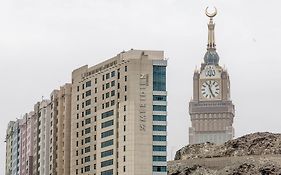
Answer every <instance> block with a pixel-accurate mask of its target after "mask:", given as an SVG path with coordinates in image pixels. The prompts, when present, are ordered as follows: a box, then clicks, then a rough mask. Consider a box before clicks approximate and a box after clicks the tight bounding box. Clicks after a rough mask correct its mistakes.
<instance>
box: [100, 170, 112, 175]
mask: <svg viewBox="0 0 281 175" xmlns="http://www.w3.org/2000/svg"><path fill="white" fill-rule="evenodd" d="M101 175H113V170H112V169H111V170H106V171H102V172H101Z"/></svg>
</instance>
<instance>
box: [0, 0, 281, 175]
mask: <svg viewBox="0 0 281 175" xmlns="http://www.w3.org/2000/svg"><path fill="white" fill-rule="evenodd" d="M280 5H281V1H280V0H271V1H266V0H255V1H250V0H235V1H226V0H212V1H210V0H204V1H198V0H41V1H38V0H1V1H0V79H1V86H0V88H1V89H0V98H1V107H0V109H1V110H0V116H1V119H2V121H1V122H2V126H1V128H0V131H1V135H0V136H1V137H0V139H1V140H0V141H1V143H0V162H2V163H0V170H1V171H2V172H0V174H4V165H5V143H4V140H5V133H6V127H7V124H8V122H9V121H10V120H15V119H16V118H20V117H21V116H22V115H23V114H24V113H26V112H29V111H31V110H32V109H33V105H34V104H35V103H36V102H37V101H39V100H41V98H42V96H44V97H49V94H50V93H51V91H52V90H53V89H55V88H59V86H60V85H62V84H64V83H66V82H70V79H71V71H72V70H73V69H75V68H78V67H80V66H82V65H85V64H89V65H95V64H97V63H99V62H102V61H103V60H105V59H108V58H111V57H113V56H115V55H117V54H118V53H120V52H121V51H123V50H129V49H131V48H134V49H149V50H164V51H165V56H166V57H167V58H169V61H168V77H167V83H168V94H169V100H168V101H169V102H168V104H169V107H168V115H169V117H168V125H169V127H168V130H169V132H168V137H169V139H168V140H169V143H168V145H169V149H168V151H169V152H168V154H169V159H170V158H171V157H173V155H174V154H175V151H176V150H178V149H179V148H181V147H183V146H185V145H187V143H188V127H189V126H190V124H191V123H190V118H189V115H188V102H189V100H190V99H191V96H192V76H193V71H194V69H195V66H200V63H201V62H202V61H203V56H204V54H205V51H206V43H207V23H208V18H207V17H206V16H205V14H204V10H205V8H206V6H211V7H212V6H216V7H217V9H218V15H217V16H216V17H215V18H214V21H215V23H216V30H215V32H216V41H217V51H218V54H219V55H220V64H221V65H225V67H226V68H227V69H228V71H229V74H230V79H231V95H232V100H233V103H234V104H235V106H236V116H235V119H234V127H235V131H236V133H235V135H236V137H239V136H242V135H244V134H247V133H252V132H256V131H270V132H281V116H280V112H279V111H280V108H281V102H280V99H281V93H280V90H281V82H280V81H281V66H280V63H281V57H280V46H281V44H280V41H281V12H280Z"/></svg>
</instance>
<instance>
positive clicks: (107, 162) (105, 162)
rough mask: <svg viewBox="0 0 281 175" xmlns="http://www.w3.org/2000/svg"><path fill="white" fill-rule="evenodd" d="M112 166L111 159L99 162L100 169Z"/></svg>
mask: <svg viewBox="0 0 281 175" xmlns="http://www.w3.org/2000/svg"><path fill="white" fill-rule="evenodd" d="M110 165H113V159H111V160H107V161H103V162H101V167H102V168H103V167H107V166H110Z"/></svg>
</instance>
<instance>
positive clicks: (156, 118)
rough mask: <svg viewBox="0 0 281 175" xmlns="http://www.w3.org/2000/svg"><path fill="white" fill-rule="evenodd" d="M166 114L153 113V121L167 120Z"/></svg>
mask: <svg viewBox="0 0 281 175" xmlns="http://www.w3.org/2000/svg"><path fill="white" fill-rule="evenodd" d="M166 120H167V116H166V115H153V121H166Z"/></svg>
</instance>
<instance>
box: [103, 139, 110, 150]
mask: <svg viewBox="0 0 281 175" xmlns="http://www.w3.org/2000/svg"><path fill="white" fill-rule="evenodd" d="M111 145H113V140H112V139H111V140H108V141H105V142H102V143H101V148H105V147H108V146H111Z"/></svg>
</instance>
